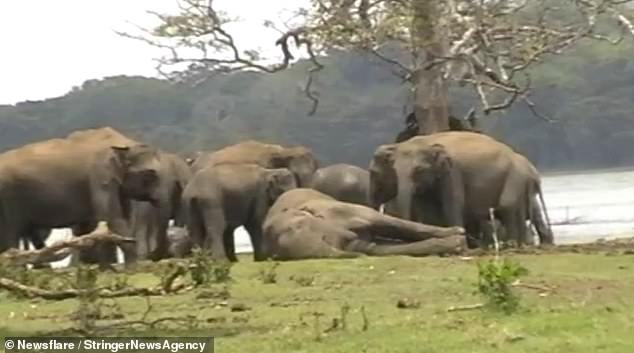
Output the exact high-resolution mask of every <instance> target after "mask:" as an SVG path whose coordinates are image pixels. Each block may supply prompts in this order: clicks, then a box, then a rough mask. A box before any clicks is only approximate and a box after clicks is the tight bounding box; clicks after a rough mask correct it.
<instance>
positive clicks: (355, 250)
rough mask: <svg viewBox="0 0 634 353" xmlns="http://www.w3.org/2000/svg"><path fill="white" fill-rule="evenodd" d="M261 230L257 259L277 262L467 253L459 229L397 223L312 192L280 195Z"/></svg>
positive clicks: (374, 212) (373, 212)
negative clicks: (260, 255) (260, 252)
mask: <svg viewBox="0 0 634 353" xmlns="http://www.w3.org/2000/svg"><path fill="white" fill-rule="evenodd" d="M263 231H264V233H263V235H264V238H263V240H262V255H263V256H264V257H265V258H273V259H276V260H299V259H309V258H347V257H356V256H360V255H362V254H365V255H376V256H381V255H410V256H426V255H434V254H455V253H460V252H461V251H462V250H463V249H465V248H466V239H465V236H464V229H463V228H461V227H448V228H445V227H436V226H430V225H425V224H421V223H416V222H411V221H406V220H402V219H399V218H395V217H392V216H388V215H384V214H381V213H379V212H378V211H375V210H373V209H371V208H369V207H366V206H361V205H355V204H351V203H346V202H341V201H337V200H335V199H334V198H332V197H330V196H328V195H325V194H322V193H320V192H318V191H315V190H312V189H295V190H291V191H288V192H286V193H285V194H283V195H282V196H280V197H279V198H278V200H277V201H276V202H275V204H274V205H273V206H272V207H271V209H270V210H269V212H268V214H267V216H266V220H265V222H264V229H263Z"/></svg>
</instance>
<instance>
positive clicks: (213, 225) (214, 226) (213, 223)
mask: <svg viewBox="0 0 634 353" xmlns="http://www.w3.org/2000/svg"><path fill="white" fill-rule="evenodd" d="M202 214H203V220H204V224H205V239H204V242H203V248H204V249H206V250H210V251H211V257H212V259H214V260H229V258H228V256H227V251H226V247H225V246H226V243H225V236H224V234H225V229H226V228H227V222H226V220H225V214H224V212H223V210H222V208H220V207H216V206H210V207H207V208H206V209H204V210H203V213H202ZM231 238H232V239H233V235H232V236H231Z"/></svg>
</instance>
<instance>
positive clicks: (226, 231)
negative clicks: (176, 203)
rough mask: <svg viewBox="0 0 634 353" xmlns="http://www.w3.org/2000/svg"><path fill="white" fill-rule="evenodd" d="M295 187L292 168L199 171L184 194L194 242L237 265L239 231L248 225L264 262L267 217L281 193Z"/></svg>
mask: <svg viewBox="0 0 634 353" xmlns="http://www.w3.org/2000/svg"><path fill="white" fill-rule="evenodd" d="M295 187H297V183H296V181H295V177H294V176H293V174H292V173H291V172H290V171H289V170H288V169H286V168H278V169H265V168H262V167H260V166H258V165H255V164H222V165H215V166H212V167H208V168H205V169H202V170H200V171H198V172H197V173H196V174H195V175H194V177H193V178H192V180H191V182H190V183H189V184H188V185H187V187H186V188H185V191H184V193H183V206H184V207H185V208H186V209H187V217H188V222H187V225H188V227H187V228H188V230H189V234H190V236H191V238H192V240H193V242H194V244H195V245H196V246H199V247H201V248H203V249H207V250H211V255H212V257H213V258H214V259H216V260H230V261H237V258H236V256H235V246H234V239H233V232H234V230H235V229H236V228H237V227H239V226H241V225H242V226H244V227H245V229H246V230H247V231H248V232H249V236H250V237H251V244H252V246H253V255H254V258H255V260H256V261H258V260H262V256H261V251H260V241H261V238H262V235H261V234H262V222H263V221H264V217H265V216H266V213H267V211H268V210H269V207H270V206H271V205H272V204H273V202H274V201H275V200H276V199H277V198H278V197H279V196H280V195H282V194H283V193H284V192H286V191H288V190H291V189H293V188H295Z"/></svg>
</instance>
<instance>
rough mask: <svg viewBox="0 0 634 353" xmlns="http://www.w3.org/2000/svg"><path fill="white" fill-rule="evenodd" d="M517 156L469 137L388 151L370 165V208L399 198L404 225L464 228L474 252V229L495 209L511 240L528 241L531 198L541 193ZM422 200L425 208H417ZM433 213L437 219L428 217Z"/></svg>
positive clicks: (453, 135) (455, 135) (438, 138)
mask: <svg viewBox="0 0 634 353" xmlns="http://www.w3.org/2000/svg"><path fill="white" fill-rule="evenodd" d="M517 155H518V154H516V153H515V152H514V151H513V150H512V149H511V148H510V147H508V146H507V145H505V144H503V143H501V142H499V141H497V140H495V139H493V138H491V137H489V136H487V135H484V134H480V133H473V132H466V131H451V132H441V133H436V134H432V135H426V136H416V137H413V138H411V139H409V140H407V141H405V142H401V143H396V144H389V145H383V146H380V147H379V148H378V149H377V150H376V152H375V154H374V158H373V160H372V162H371V164H370V202H371V205H372V206H373V207H374V208H375V209H376V208H378V207H379V205H380V204H383V203H386V202H388V201H390V200H392V199H394V198H396V200H397V202H396V208H397V211H398V214H399V216H400V217H402V218H404V219H408V220H416V221H419V222H423V223H428V224H436V225H444V226H461V227H465V228H466V232H467V235H468V236H469V239H470V246H474V243H473V241H472V240H473V239H476V238H478V237H479V234H476V233H478V229H477V228H479V227H475V229H474V227H473V225H474V224H475V225H478V224H479V221H480V220H485V219H488V215H489V209H490V208H493V209H495V210H496V212H497V213H498V214H499V217H500V220H501V222H502V224H503V225H504V227H505V228H506V229H507V231H508V232H509V233H510V234H517V236H518V238H519V239H525V238H526V236H525V232H526V222H525V220H526V217H525V216H524V215H525V214H526V213H525V212H526V205H527V203H528V202H527V201H528V198H527V195H534V192H535V190H536V189H534V188H533V186H534V175H533V173H532V171H531V166H528V165H526V163H527V162H528V161H527V160H526V159H521V158H517ZM531 188H532V191H531ZM530 192H533V194H530ZM421 200H423V201H424V202H425V204H423V205H422V206H421V205H416V202H418V201H421ZM434 206H435V207H434ZM434 208H436V212H435V214H433V215H432V216H429V215H426V214H424V213H423V211H424V210H425V209H432V210H433V209H434ZM522 217H524V218H522ZM522 225H523V226H522Z"/></svg>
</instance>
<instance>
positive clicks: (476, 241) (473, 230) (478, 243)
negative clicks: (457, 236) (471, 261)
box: [465, 217, 486, 249]
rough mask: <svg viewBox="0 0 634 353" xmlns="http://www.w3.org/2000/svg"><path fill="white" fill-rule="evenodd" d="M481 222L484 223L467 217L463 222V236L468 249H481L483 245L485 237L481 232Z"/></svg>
mask: <svg viewBox="0 0 634 353" xmlns="http://www.w3.org/2000/svg"><path fill="white" fill-rule="evenodd" d="M482 222H486V221H483V220H480V219H477V218H475V217H468V218H467V219H466V220H465V234H466V238H467V246H468V247H469V249H474V248H477V247H482V246H484V245H485V237H484V234H483V232H482V225H481V223H482Z"/></svg>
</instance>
